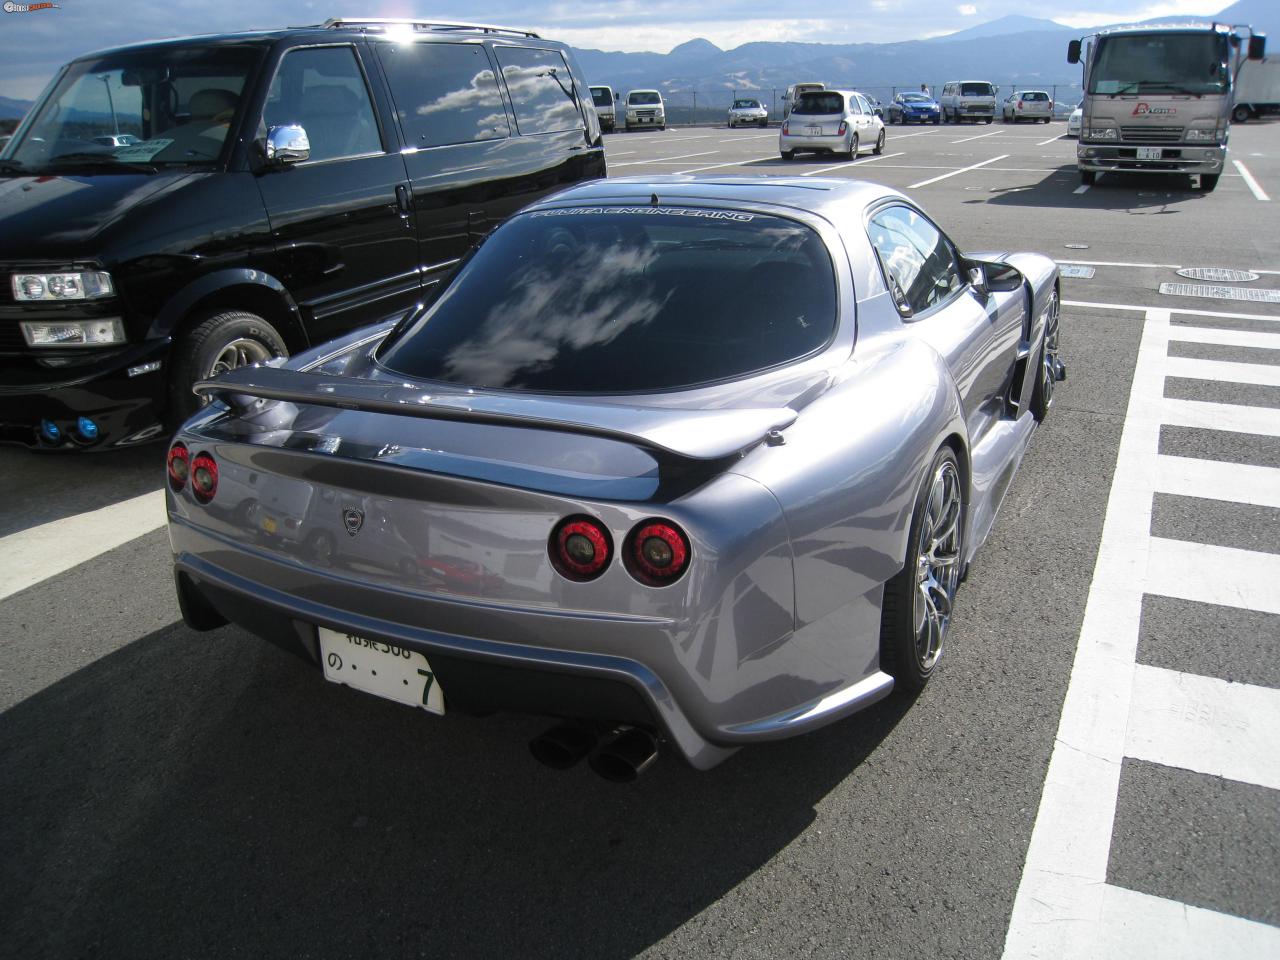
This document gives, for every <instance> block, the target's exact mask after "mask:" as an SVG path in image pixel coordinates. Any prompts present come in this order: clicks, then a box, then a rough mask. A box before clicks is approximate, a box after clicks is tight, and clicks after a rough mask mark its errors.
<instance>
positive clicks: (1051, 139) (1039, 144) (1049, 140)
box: [1036, 134, 1066, 147]
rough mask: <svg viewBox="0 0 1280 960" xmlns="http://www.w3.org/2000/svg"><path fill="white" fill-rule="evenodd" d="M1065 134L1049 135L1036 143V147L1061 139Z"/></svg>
mask: <svg viewBox="0 0 1280 960" xmlns="http://www.w3.org/2000/svg"><path fill="white" fill-rule="evenodd" d="M1064 136H1066V134H1059V135H1058V136H1056V137H1050V138H1049V139H1048V140H1041V141H1040V142H1039V143H1037V144H1036V146H1037V147H1043V146H1044V145H1045V144H1046V143H1053V142H1054V141H1055V140H1061V139H1062V138H1063V137H1064Z"/></svg>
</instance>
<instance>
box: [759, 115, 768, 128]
mask: <svg viewBox="0 0 1280 960" xmlns="http://www.w3.org/2000/svg"><path fill="white" fill-rule="evenodd" d="M760 129H761V130H767V129H769V120H768V118H767V117H766V118H765V119H764V120H761V121H760Z"/></svg>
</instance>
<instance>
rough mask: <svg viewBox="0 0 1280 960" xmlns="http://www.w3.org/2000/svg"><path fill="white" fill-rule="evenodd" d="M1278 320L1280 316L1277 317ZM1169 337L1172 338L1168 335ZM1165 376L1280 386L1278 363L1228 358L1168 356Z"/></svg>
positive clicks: (1261, 385) (1279, 365)
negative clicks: (1238, 360) (1200, 358)
mask: <svg viewBox="0 0 1280 960" xmlns="http://www.w3.org/2000/svg"><path fill="white" fill-rule="evenodd" d="M1277 319H1278V320H1280V318H1277ZM1170 339H1173V337H1172V336H1170ZM1166 376H1170V377H1184V378H1186V379H1188V380H1221V381H1225V382H1227V383H1250V384H1254V385H1255V386H1260V387H1280V364H1273V363H1235V362H1233V361H1228V360H1197V359H1194V358H1192V357H1170V358H1169V362H1168V366H1167V368H1166Z"/></svg>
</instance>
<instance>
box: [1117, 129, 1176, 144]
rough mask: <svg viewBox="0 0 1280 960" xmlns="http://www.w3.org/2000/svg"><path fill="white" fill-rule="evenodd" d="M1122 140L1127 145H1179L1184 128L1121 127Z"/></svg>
mask: <svg viewBox="0 0 1280 960" xmlns="http://www.w3.org/2000/svg"><path fill="white" fill-rule="evenodd" d="M1120 139H1121V140H1123V141H1125V142H1126V143H1177V142H1178V141H1179V140H1181V139H1182V127H1145V126H1144V127H1123V126H1122V127H1121V128H1120Z"/></svg>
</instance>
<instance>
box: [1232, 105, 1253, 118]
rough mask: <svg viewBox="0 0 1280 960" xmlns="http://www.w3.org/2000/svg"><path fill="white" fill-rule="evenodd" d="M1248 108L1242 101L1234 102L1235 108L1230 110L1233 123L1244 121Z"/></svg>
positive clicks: (1247, 115)
mask: <svg viewBox="0 0 1280 960" xmlns="http://www.w3.org/2000/svg"><path fill="white" fill-rule="evenodd" d="M1249 115H1250V114H1249V108H1248V107H1246V106H1245V105H1244V104H1243V103H1239V104H1236V108H1235V109H1234V110H1232V111H1231V120H1232V122H1234V123H1244V122H1245V121H1246V120H1248V119H1249Z"/></svg>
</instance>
